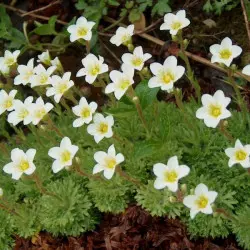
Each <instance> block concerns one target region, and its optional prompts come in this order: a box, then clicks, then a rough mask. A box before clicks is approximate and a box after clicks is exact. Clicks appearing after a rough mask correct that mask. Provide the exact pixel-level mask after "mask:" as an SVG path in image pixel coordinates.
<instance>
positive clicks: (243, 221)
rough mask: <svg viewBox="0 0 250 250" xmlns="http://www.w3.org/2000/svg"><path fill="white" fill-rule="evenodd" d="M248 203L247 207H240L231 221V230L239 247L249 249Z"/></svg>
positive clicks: (249, 217) (249, 211)
mask: <svg viewBox="0 0 250 250" xmlns="http://www.w3.org/2000/svg"><path fill="white" fill-rule="evenodd" d="M249 204H250V202H249V203H248V206H242V207H241V208H240V209H239V210H238V211H237V214H236V217H235V220H233V221H232V224H231V226H232V230H233V232H234V233H235V234H236V237H237V239H238V242H239V244H240V246H242V247H244V248H245V249H250V237H249V232H250V207H249Z"/></svg>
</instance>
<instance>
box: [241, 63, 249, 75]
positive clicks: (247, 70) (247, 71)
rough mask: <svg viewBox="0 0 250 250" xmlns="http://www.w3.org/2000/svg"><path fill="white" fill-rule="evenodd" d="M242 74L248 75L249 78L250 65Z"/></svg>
mask: <svg viewBox="0 0 250 250" xmlns="http://www.w3.org/2000/svg"><path fill="white" fill-rule="evenodd" d="M242 73H243V74H245V75H247V76H250V64H249V65H246V66H245V67H244V68H243V70H242Z"/></svg>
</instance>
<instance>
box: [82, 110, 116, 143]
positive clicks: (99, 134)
mask: <svg viewBox="0 0 250 250" xmlns="http://www.w3.org/2000/svg"><path fill="white" fill-rule="evenodd" d="M93 122H94V123H92V124H90V125H88V127H87V131H88V133H89V134H90V135H93V136H94V139H95V142H96V143H99V142H100V141H101V140H102V139H103V138H104V137H106V138H110V137H112V136H113V131H112V126H113V125H114V118H113V116H112V115H109V116H107V117H104V116H103V115H102V114H95V115H94V118H93Z"/></svg>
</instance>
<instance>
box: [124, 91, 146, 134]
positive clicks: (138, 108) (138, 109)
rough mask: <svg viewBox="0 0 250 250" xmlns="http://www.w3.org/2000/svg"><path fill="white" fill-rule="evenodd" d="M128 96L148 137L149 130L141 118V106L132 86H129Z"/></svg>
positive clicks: (142, 117)
mask: <svg viewBox="0 0 250 250" xmlns="http://www.w3.org/2000/svg"><path fill="white" fill-rule="evenodd" d="M129 95H130V97H131V98H132V101H133V102H134V104H135V107H136V110H137V113H138V115H139V118H140V120H141V123H142V125H143V127H144V128H145V131H146V133H147V135H148V136H149V135H150V133H149V129H148V126H147V122H146V120H145V118H144V116H143V111H142V107H141V104H140V100H139V98H138V96H136V93H135V91H134V89H133V87H132V86H130V88H129Z"/></svg>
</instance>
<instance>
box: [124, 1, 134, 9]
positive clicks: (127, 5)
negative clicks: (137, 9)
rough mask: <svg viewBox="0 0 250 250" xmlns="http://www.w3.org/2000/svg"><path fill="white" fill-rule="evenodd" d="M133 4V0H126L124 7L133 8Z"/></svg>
mask: <svg viewBox="0 0 250 250" xmlns="http://www.w3.org/2000/svg"><path fill="white" fill-rule="evenodd" d="M133 6H134V1H128V2H126V4H125V7H126V8H127V9H131V8H133Z"/></svg>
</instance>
